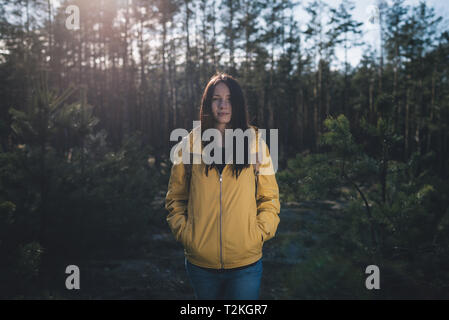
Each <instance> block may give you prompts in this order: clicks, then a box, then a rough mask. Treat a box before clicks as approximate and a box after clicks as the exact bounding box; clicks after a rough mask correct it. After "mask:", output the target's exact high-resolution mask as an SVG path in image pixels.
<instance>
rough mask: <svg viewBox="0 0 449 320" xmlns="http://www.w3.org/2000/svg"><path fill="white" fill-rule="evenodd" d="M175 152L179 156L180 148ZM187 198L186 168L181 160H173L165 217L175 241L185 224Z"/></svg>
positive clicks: (179, 236) (177, 239) (179, 238)
mask: <svg viewBox="0 0 449 320" xmlns="http://www.w3.org/2000/svg"><path fill="white" fill-rule="evenodd" d="M178 146H179V145H178ZM175 152H178V154H179V155H180V156H181V154H182V152H181V148H178V149H176V150H175ZM188 200H189V193H188V185H187V181H186V170H185V167H184V164H183V163H182V161H175V162H174V163H173V165H172V167H171V174H170V180H169V182H168V190H167V195H166V197H165V209H167V210H168V215H167V218H166V219H167V222H168V225H169V226H170V229H171V231H172V233H173V235H174V236H175V239H176V241H181V234H182V232H183V230H184V228H185V226H186V222H187V203H188Z"/></svg>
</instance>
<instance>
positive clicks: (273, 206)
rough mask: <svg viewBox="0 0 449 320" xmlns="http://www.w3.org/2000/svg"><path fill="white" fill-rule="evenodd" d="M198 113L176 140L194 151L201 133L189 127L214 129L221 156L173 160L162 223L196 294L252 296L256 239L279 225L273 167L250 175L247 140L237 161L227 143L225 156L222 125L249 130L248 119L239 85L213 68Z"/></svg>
mask: <svg viewBox="0 0 449 320" xmlns="http://www.w3.org/2000/svg"><path fill="white" fill-rule="evenodd" d="M200 120H201V126H200V127H197V128H194V129H193V130H192V131H191V132H190V134H189V135H188V136H187V137H185V138H184V139H183V140H184V142H185V143H190V147H191V148H190V149H189V150H193V152H192V154H193V155H194V154H195V152H196V151H195V150H198V149H196V148H195V146H194V143H197V142H199V143H201V147H202V148H204V147H205V146H207V144H206V143H205V142H203V141H202V140H201V138H199V139H198V138H193V136H194V134H195V132H196V133H201V134H202V133H203V132H204V131H205V130H207V129H209V128H215V129H217V130H219V131H220V133H221V137H222V139H218V141H214V143H215V144H216V145H217V146H221V147H222V153H221V154H222V160H223V161H215V162H213V163H211V164H206V163H205V162H204V161H202V160H201V161H200V163H197V164H195V162H193V164H192V165H190V164H184V163H183V161H181V162H178V163H177V162H175V163H174V164H173V166H172V169H171V176H170V181H169V184H168V192H167V195H166V203H165V208H166V209H167V210H168V212H169V213H168V216H167V222H168V224H169V226H170V228H171V230H172V232H173V234H174V236H175V238H176V240H177V241H179V242H181V243H182V245H183V246H184V253H185V257H186V260H185V264H186V270H187V273H188V275H189V278H190V281H191V284H192V286H193V289H194V292H195V296H196V298H197V299H258V297H259V288H260V282H261V277H262V246H263V243H264V242H265V241H267V240H269V239H270V238H272V237H273V236H274V235H275V233H276V229H277V226H278V224H279V216H278V214H279V211H280V203H279V189H278V185H277V182H276V178H275V174H274V171H273V170H268V174H266V173H267V170H265V171H264V172H265V173H264V174H262V171H263V170H261V171H260V172H261V174H260V175H258V177H257V180H256V176H255V174H256V172H255V171H254V166H253V165H252V162H251V163H250V159H252V158H250V157H249V156H248V154H249V152H251V150H253V148H251V149H250V151H249V152H248V148H246V146H247V145H245V148H244V161H243V163H241V161H240V162H238V161H236V152H235V150H236V146H235V145H234V150H233V151H234V152H233V159H225V154H226V153H225V152H224V148H223V146H225V145H227V144H226V141H225V138H224V137H225V134H224V133H225V129H242V130H243V132H245V130H246V129H251V128H253V129H256V128H255V127H254V126H250V125H249V123H248V111H247V108H246V105H245V99H244V96H243V92H242V89H241V87H240V85H239V84H238V82H237V81H236V80H235V79H234V78H233V77H231V76H229V75H227V74H216V75H215V76H213V77H212V78H211V80H210V81H209V83H208V84H207V86H206V88H205V90H204V93H203V97H202V101H201V110H200ZM199 129H200V132H198V130H199ZM195 130H196V131H195ZM200 137H202V135H201V136H200ZM192 138H193V139H192ZM186 139H187V140H186ZM186 141H187V142H186ZM256 141H259V142H260V143H261V144H260V145H261V146H262V150H265V152H266V153H265V155H268V156H267V158H268V160H269V161H265V162H264V163H263V164H262V165H261V168H262V167H265V168H268V169H270V168H271V169H272V162H271V158H270V156H269V152H268V147H267V145H266V144H265V143H264V142H263V140H256ZM209 143H211V142H209ZM257 145H259V144H257ZM178 146H181V143H180V144H178ZM251 146H253V145H251ZM214 150H216V149H214ZM200 151H201V150H200ZM186 153H187V152H186ZM175 154H178V156H181V155H182V149H181V148H180V147H179V148H177V149H175ZM197 155H198V154H197ZM189 156H191V155H190V154H189ZM225 160H226V161H225ZM256 181H257V185H256Z"/></svg>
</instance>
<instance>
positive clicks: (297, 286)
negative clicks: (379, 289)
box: [286, 250, 372, 300]
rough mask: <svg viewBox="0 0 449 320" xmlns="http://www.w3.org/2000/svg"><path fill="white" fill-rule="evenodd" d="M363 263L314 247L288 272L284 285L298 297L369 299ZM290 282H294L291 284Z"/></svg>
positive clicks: (309, 298)
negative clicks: (358, 263) (364, 280)
mask: <svg viewBox="0 0 449 320" xmlns="http://www.w3.org/2000/svg"><path fill="white" fill-rule="evenodd" d="M363 271H364V269H363V267H362V266H357V265H354V263H353V260H350V259H347V258H346V257H344V256H341V255H337V254H334V253H331V252H328V251H326V250H319V251H318V250H317V251H315V252H313V253H311V254H310V256H308V257H307V259H306V260H305V262H304V263H300V264H298V265H297V266H295V267H294V268H292V270H291V271H290V272H289V274H288V276H287V277H286V285H287V287H289V288H290V291H289V295H291V296H293V297H295V298H297V299H307V300H329V299H369V298H371V297H372V295H370V292H369V291H368V290H366V288H365V286H364V282H363V281H360V279H364V278H365V274H364V272H363ZM292 284H293V285H292Z"/></svg>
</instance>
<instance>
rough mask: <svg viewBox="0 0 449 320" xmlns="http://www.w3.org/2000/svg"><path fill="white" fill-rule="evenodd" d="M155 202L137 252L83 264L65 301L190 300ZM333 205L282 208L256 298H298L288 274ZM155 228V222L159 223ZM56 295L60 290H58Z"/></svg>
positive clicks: (176, 250) (178, 251)
mask: <svg viewBox="0 0 449 320" xmlns="http://www.w3.org/2000/svg"><path fill="white" fill-rule="evenodd" d="M160 201H162V199H161V198H158V199H156V203H155V207H156V210H155V214H157V215H158V217H157V218H156V221H159V222H160V225H155V226H153V227H152V228H151V230H149V232H148V237H147V239H145V241H144V243H143V244H142V248H140V249H139V250H135V251H134V250H133V252H138V253H136V254H131V256H129V257H127V258H123V259H100V260H92V261H87V262H86V263H84V264H83V265H82V266H80V273H81V277H80V278H81V281H80V282H81V289H80V290H71V291H69V290H63V292H62V293H61V295H62V296H60V297H58V295H56V298H63V299H169V300H180V299H194V295H193V291H192V288H191V286H190V284H189V280H188V277H187V274H186V271H185V269H184V253H183V248H182V246H181V245H180V244H178V243H177V242H176V241H175V240H174V238H173V236H172V234H171V233H170V230H169V228H168V225H167V224H166V222H165V215H166V211H165V210H163V209H161V206H160V203H158V202H160ZM338 208H340V204H338V203H336V202H331V201H322V202H303V203H301V204H298V203H291V204H282V205H281V213H280V218H281V220H280V224H279V227H278V230H277V234H276V236H275V237H274V238H273V239H271V240H269V241H267V242H266V243H265V244H264V249H263V268H264V271H263V277H262V285H261V293H260V299H267V300H276V299H301V297H294V296H291V294H290V290H289V280H288V275H289V273H290V272H291V270H292V269H293V268H294V267H295V266H296V265H297V264H300V263H302V262H303V261H304V259H305V258H306V257H307V254H308V252H309V251H310V250H311V249H313V246H314V245H315V244H316V243H317V239H318V238H319V237H320V236H321V235H320V234H316V232H313V231H311V230H313V229H314V228H311V226H312V225H313V224H314V223H315V222H316V221H317V219H316V216H317V215H318V214H323V213H327V214H332V213H333V212H335V211H336V209H338ZM157 224H159V223H157ZM58 291H59V290H58Z"/></svg>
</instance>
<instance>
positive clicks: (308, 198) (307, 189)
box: [0, 0, 449, 300]
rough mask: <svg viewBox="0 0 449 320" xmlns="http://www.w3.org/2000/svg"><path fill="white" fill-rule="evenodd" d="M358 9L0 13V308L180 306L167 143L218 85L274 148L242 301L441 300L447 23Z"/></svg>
mask: <svg viewBox="0 0 449 320" xmlns="http://www.w3.org/2000/svg"><path fill="white" fill-rule="evenodd" d="M372 4H373V8H374V10H372V12H371V14H370V16H369V17H368V16H367V17H366V19H365V20H363V21H359V20H358V19H356V15H355V14H354V12H355V8H356V2H354V1H351V0H341V1H340V0H338V1H337V0H335V1H333V0H328V1H324V0H297V1H293V0H0V257H1V258H0V298H1V299H192V298H193V291H192V289H191V287H190V286H189V283H188V279H187V275H186V274H185V270H184V266H183V263H184V256H183V250H182V246H181V245H180V244H179V243H177V242H176V241H175V240H174V237H173V235H172V234H171V232H170V229H169V227H168V225H167V222H166V215H167V211H166V210H165V208H164V198H165V195H166V192H167V184H168V180H169V175H170V167H171V165H172V163H171V162H170V150H171V148H172V146H173V145H174V144H175V142H172V141H170V132H172V130H174V129H176V128H185V129H187V130H191V129H192V122H193V121H194V120H198V119H199V107H200V101H201V95H202V93H203V90H204V88H205V86H206V84H207V82H208V80H209V79H210V78H211V77H212V76H213V75H214V74H215V73H217V72H226V73H228V74H230V75H232V76H233V77H235V78H236V79H237V80H238V81H239V83H240V84H241V86H242V89H243V91H244V93H245V99H246V104H247V106H248V110H249V114H250V122H251V124H253V125H256V126H257V127H259V128H266V129H268V130H269V129H278V133H279V141H278V145H279V169H278V171H277V173H276V178H277V182H278V185H279V190H280V200H281V213H280V220H281V222H280V225H279V229H278V232H277V235H276V237H275V238H274V239H272V240H270V241H268V242H267V243H266V244H264V275H263V280H262V288H261V298H262V299H273V300H284V299H301V300H302V299H305V300H306V299H311V300H317V299H381V300H382V299H449V275H448V273H447V270H449V128H448V126H449V64H448V61H449V28H447V24H446V23H445V19H447V18H448V17H445V16H441V14H442V13H440V12H437V10H436V9H435V8H434V7H432V6H431V5H430V4H428V3H427V2H426V1H421V2H419V3H418V2H416V3H411V2H409V1H405V0H389V1H387V0H373V1H372ZM367 15H368V14H367ZM367 24H371V25H373V26H376V28H377V29H376V30H377V31H376V32H377V35H376V37H378V41H377V42H376V43H377V45H372V43H373V42H372V41H370V39H369V38H368V37H367V36H366V34H365V32H364V30H365V29H364V26H366V25H367ZM354 50H361V51H362V53H363V54H362V57H361V59H360V61H357V63H353V60H352V59H351V57H352V54H351V53H353V52H354ZM268 142H269V141H268ZM69 265H76V266H78V267H79V270H80V273H81V289H79V290H68V289H67V288H66V285H65V281H66V278H67V277H68V274H67V273H66V267H67V266H69ZM370 265H375V266H378V268H379V270H380V279H381V287H380V289H377V290H368V289H367V287H366V286H365V280H366V278H367V277H368V274H366V272H365V270H366V268H367V266H370Z"/></svg>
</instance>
